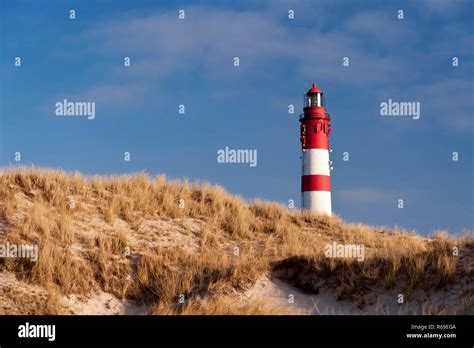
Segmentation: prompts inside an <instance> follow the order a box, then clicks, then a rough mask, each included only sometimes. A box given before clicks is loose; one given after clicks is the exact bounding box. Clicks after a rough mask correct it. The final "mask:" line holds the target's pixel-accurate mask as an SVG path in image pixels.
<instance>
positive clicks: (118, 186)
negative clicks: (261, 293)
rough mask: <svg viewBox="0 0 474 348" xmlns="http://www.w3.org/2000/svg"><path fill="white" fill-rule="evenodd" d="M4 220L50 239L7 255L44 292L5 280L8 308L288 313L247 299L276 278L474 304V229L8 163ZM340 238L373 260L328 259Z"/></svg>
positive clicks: (358, 297) (353, 293)
mask: <svg viewBox="0 0 474 348" xmlns="http://www.w3.org/2000/svg"><path fill="white" fill-rule="evenodd" d="M0 221H1V225H0V229H2V230H3V233H2V234H0V239H1V238H3V240H8V241H9V242H10V243H16V244H37V245H38V247H39V258H38V260H37V262H34V261H31V260H29V259H12V258H5V259H0V272H3V274H14V275H15V279H17V280H18V281H21V282H22V283H23V284H28V286H31V288H32V289H33V288H36V287H37V289H38V292H41V294H42V297H40V300H38V297H35V298H36V300H35V301H33V300H32V299H31V298H32V297H31V296H26V297H25V298H24V299H23V300H22V299H20V297H22V296H18V295H15V289H10V290H9V291H6V290H5V288H4V289H3V291H2V290H0V313H14V312H15V311H16V312H20V313H26V312H28V313H68V309H67V308H65V307H64V305H63V303H62V302H61V301H60V299H61V298H63V297H65V296H71V295H74V296H78V297H80V298H82V297H84V298H87V297H89V296H91V295H92V294H94V293H96V292H98V291H102V292H106V293H110V294H113V295H114V296H115V297H117V298H119V299H121V300H133V301H135V302H136V303H139V304H142V305H144V306H145V307H146V309H147V312H148V313H150V314H218V313H237V314H262V313H264V314H265V313H268V314H271V313H284V312H285V310H284V309H282V308H278V307H277V306H275V305H274V304H272V303H271V301H262V300H250V301H242V300H241V297H239V294H242V292H244V291H245V290H246V289H249V288H250V287H251V286H252V285H253V284H254V283H255V282H256V280H257V279H258V278H259V277H261V276H262V275H265V274H273V275H274V276H276V277H279V278H281V279H286V280H287V281H289V282H291V283H292V284H294V285H295V286H297V287H299V288H300V289H303V290H305V291H308V292H313V293H318V292H319V291H320V290H321V289H323V288H324V289H331V290H332V291H334V293H335V294H336V296H337V297H338V298H340V299H346V300H351V301H355V302H357V303H358V305H359V306H361V307H363V306H364V301H365V300H366V295H367V294H370V293H372V292H373V291H374V289H384V290H385V291H390V290H396V291H397V292H401V293H403V295H404V296H405V297H406V298H407V299H409V298H410V297H413V296H419V294H420V293H422V294H429V293H430V292H431V291H437V290H438V289H448V288H450V287H456V289H458V290H456V291H457V294H456V296H458V297H459V298H462V303H464V304H465V305H463V306H461V307H459V306H458V307H456V309H455V310H454V309H452V308H451V309H450V308H447V309H446V310H445V311H446V312H450V311H454V312H456V313H460V312H463V311H465V310H470V308H471V306H472V298H473V292H472V284H473V283H472V282H473V267H472V266H473V265H472V260H473V250H474V242H473V238H472V235H471V236H465V237H463V238H458V239H456V240H455V239H452V238H449V237H448V236H447V235H446V234H444V233H438V234H437V235H435V236H433V238H429V239H428V238H423V237H420V236H418V235H416V234H414V233H409V232H406V231H399V230H390V229H387V228H383V227H378V228H374V227H371V226H366V225H361V224H347V223H344V222H343V221H342V220H341V219H340V218H338V217H330V218H329V217H324V216H316V215H311V214H308V213H302V212H299V211H292V210H289V209H287V208H286V207H284V206H282V205H278V204H274V203H269V202H264V201H254V202H250V203H249V202H246V201H245V200H243V199H242V198H240V197H238V196H233V195H230V194H229V193H227V192H225V191H224V190H223V189H222V188H220V187H217V186H210V185H208V184H197V183H189V182H187V181H168V180H166V178H165V177H163V176H160V177H154V178H152V177H149V176H147V175H145V174H135V175H124V176H118V177H84V176H82V175H81V174H79V173H65V172H62V171H55V170H43V169H36V168H15V169H8V170H3V171H0ZM333 242H336V243H341V244H362V245H364V247H365V259H364V261H362V262H358V261H357V260H355V259H350V258H328V257H326V256H325V255H324V248H325V246H326V245H327V244H330V243H333ZM453 250H458V251H459V253H458V254H459V255H457V254H456V252H455V253H453ZM0 288H1V284H0ZM32 296H33V295H32ZM2 303H3V306H2Z"/></svg>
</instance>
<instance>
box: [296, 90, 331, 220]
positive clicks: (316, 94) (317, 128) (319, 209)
mask: <svg viewBox="0 0 474 348" xmlns="http://www.w3.org/2000/svg"><path fill="white" fill-rule="evenodd" d="M303 111H304V113H303V114H301V115H300V123H301V125H300V134H301V137H300V139H301V149H302V156H301V160H302V174H301V201H302V208H303V209H304V210H308V211H311V212H314V213H317V214H325V215H331V186H330V171H331V163H332V162H331V161H330V160H329V151H330V150H329V134H331V118H330V116H329V114H327V113H326V106H325V102H324V94H323V92H322V91H321V90H320V89H319V88H318V87H317V86H316V84H315V83H313V86H312V87H311V88H310V89H309V90H308V92H306V94H305V96H304V109H303Z"/></svg>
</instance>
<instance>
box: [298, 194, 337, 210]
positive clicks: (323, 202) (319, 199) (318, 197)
mask: <svg viewBox="0 0 474 348" xmlns="http://www.w3.org/2000/svg"><path fill="white" fill-rule="evenodd" d="M302 196H303V197H302V198H303V207H304V209H308V210H309V211H312V212H315V213H316V214H325V215H329V216H331V215H332V209H331V192H329V191H304V192H302Z"/></svg>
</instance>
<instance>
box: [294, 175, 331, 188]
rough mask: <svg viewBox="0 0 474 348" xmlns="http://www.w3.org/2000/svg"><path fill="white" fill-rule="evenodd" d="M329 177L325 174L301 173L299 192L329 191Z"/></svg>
mask: <svg viewBox="0 0 474 348" xmlns="http://www.w3.org/2000/svg"><path fill="white" fill-rule="evenodd" d="M330 181H331V178H330V177H329V176H327V175H303V176H302V177H301V192H304V191H331V184H330Z"/></svg>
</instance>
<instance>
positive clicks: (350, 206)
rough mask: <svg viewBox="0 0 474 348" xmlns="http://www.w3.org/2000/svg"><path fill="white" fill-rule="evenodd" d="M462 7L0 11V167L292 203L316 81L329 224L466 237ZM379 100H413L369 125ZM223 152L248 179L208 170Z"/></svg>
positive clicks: (11, 4)
mask: <svg viewBox="0 0 474 348" xmlns="http://www.w3.org/2000/svg"><path fill="white" fill-rule="evenodd" d="M472 7H473V2H471V1H438V0H426V1H421V0H420V1H416V2H414V1H383V2H381V1H358V2H355V1H354V2H353V1H337V2H336V1H258V2H255V1H254V2H251V1H212V2H211V1H193V2H188V1H180V2H179V3H178V2H171V1H167V2H165V1H11V0H1V1H0V20H1V26H0V29H1V33H0V37H1V46H0V47H1V56H0V59H1V61H0V63H1V91H0V92H1V95H0V102H1V104H0V112H1V113H0V127H1V128H0V137H1V138H0V165H1V166H2V167H6V166H9V165H16V164H22V165H28V164H35V165H37V166H47V167H54V168H62V169H65V170H79V171H81V172H83V173H86V174H118V173H126V172H135V171H146V172H148V173H150V174H160V173H164V174H166V175H167V176H169V177H172V178H185V177H186V178H189V179H191V180H201V181H208V182H211V183H215V184H219V185H222V186H224V187H225V188H226V189H227V190H228V191H230V192H232V193H235V194H239V195H241V196H243V197H244V198H247V199H253V198H262V199H268V200H274V201H279V202H282V203H284V204H286V203H287V202H288V200H289V199H293V200H295V202H296V203H297V205H299V204H300V176H301V164H300V158H299V156H300V143H299V122H298V114H299V113H301V112H302V95H303V93H304V92H305V91H306V90H307V89H308V88H309V86H310V84H311V83H312V82H317V84H318V85H319V86H320V87H321V89H323V91H324V92H325V94H326V102H327V107H328V112H329V113H330V114H331V115H332V129H333V131H332V134H331V138H330V143H331V147H332V149H333V152H332V154H331V156H332V158H331V159H332V161H333V162H334V164H333V166H334V170H333V171H332V173H331V180H332V192H333V210H334V212H335V213H337V214H338V215H340V216H341V217H342V218H344V219H345V220H348V221H355V222H358V221H360V222H363V223H368V224H376V225H388V226H394V225H398V226H400V227H403V228H406V229H415V230H416V231H417V232H419V233H422V234H426V233H431V232H432V231H433V230H435V229H448V230H449V231H450V232H458V231H460V230H462V229H469V230H473V229H474V221H473V215H474V214H473V213H474V212H473V131H474V127H473V112H474V107H473V106H474V101H473V99H474V98H473V92H474V85H473V72H474V69H473V67H474V66H473V18H472V17H473V15H472V13H473V8H472ZM70 9H74V10H75V11H76V19H75V20H70V19H69V10H70ZM180 9H184V10H185V16H186V17H185V19H184V20H180V19H178V10H180ZM290 9H292V10H294V12H295V18H294V19H293V20H290V19H288V11H289V10H290ZM399 9H402V10H403V11H404V19H403V20H400V19H398V18H397V11H398V10H399ZM126 56H128V57H130V58H131V66H130V67H124V66H123V59H124V57H126ZM15 57H21V63H22V65H21V67H15V65H14V63H15ZM234 57H239V58H240V66H239V67H234V66H233V62H234V61H233V59H234ZM343 57H348V58H349V64H350V65H349V66H348V67H347V66H346V67H345V66H343V64H342V60H343ZM453 57H458V59H459V66H457V67H453V66H452V58H453ZM65 98H66V99H68V100H71V101H91V102H92V101H93V102H95V103H96V117H95V119H94V120H87V119H86V118H84V117H68V118H65V117H58V116H56V115H55V103H56V102H58V101H61V100H63V99H65ZM388 99H392V100H394V101H413V102H419V103H420V105H421V116H420V119H418V120H413V119H411V118H409V117H382V116H380V103H381V102H383V101H387V100H388ZM180 104H184V105H185V108H186V113H185V114H184V115H183V114H179V113H178V106H179V105H180ZM289 104H294V105H295V108H296V111H295V114H293V115H292V114H289V113H288V105H289ZM226 146H228V147H230V148H235V149H257V151H258V165H257V166H256V167H254V168H252V167H250V166H249V165H248V164H220V163H217V160H216V158H217V151H218V150H219V149H223V148H224V147H226ZM126 151H128V152H130V153H131V161H130V162H125V161H124V160H123V153H124V152H126ZM15 152H21V162H20V163H17V162H15V160H14V154H15ZM344 152H348V153H349V161H343V153H344ZM453 152H458V153H459V161H457V162H454V161H453V160H452V153H453ZM398 199H403V200H404V208H403V209H399V208H398V207H397V200H398Z"/></svg>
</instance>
